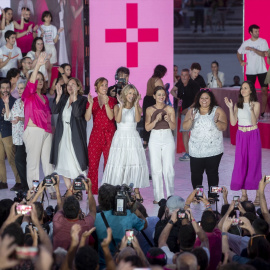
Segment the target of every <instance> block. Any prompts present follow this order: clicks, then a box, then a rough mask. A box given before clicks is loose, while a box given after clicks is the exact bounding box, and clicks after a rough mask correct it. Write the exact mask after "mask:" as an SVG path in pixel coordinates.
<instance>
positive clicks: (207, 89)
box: [200, 88, 211, 92]
mask: <svg viewBox="0 0 270 270" xmlns="http://www.w3.org/2000/svg"><path fill="white" fill-rule="evenodd" d="M200 91H205V92H211V89H209V88H201V89H200Z"/></svg>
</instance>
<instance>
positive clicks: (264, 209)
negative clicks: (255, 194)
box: [259, 176, 270, 225]
mask: <svg viewBox="0 0 270 270" xmlns="http://www.w3.org/2000/svg"><path fill="white" fill-rule="evenodd" d="M268 184H269V180H266V176H264V177H263V178H262V179H261V181H260V183H259V196H260V206H261V211H262V215H263V217H264V220H265V221H266V222H267V223H268V224H269V225H270V214H269V211H268V207H267V202H266V199H265V193H264V190H265V187H266V185H268Z"/></svg>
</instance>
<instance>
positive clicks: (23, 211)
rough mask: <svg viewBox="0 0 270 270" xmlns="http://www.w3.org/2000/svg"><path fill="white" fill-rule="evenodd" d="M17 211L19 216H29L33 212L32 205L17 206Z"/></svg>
mask: <svg viewBox="0 0 270 270" xmlns="http://www.w3.org/2000/svg"><path fill="white" fill-rule="evenodd" d="M16 211H17V214H18V215H29V214H30V213H31V211H32V206H31V205H24V204H18V205H17V206H16Z"/></svg>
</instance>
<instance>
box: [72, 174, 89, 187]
mask: <svg viewBox="0 0 270 270" xmlns="http://www.w3.org/2000/svg"><path fill="white" fill-rule="evenodd" d="M82 180H84V181H85V182H86V183H88V180H87V179H85V176H84V175H83V174H80V175H79V176H78V177H77V178H75V179H74V180H73V190H85V185H84V183H83V181H82Z"/></svg>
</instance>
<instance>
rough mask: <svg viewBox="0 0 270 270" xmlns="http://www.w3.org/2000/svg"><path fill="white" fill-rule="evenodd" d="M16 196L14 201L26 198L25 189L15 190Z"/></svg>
mask: <svg viewBox="0 0 270 270" xmlns="http://www.w3.org/2000/svg"><path fill="white" fill-rule="evenodd" d="M15 194H16V197H15V198H14V200H13V201H14V202H21V201H22V200H23V199H26V197H27V191H26V190H19V191H15Z"/></svg>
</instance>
